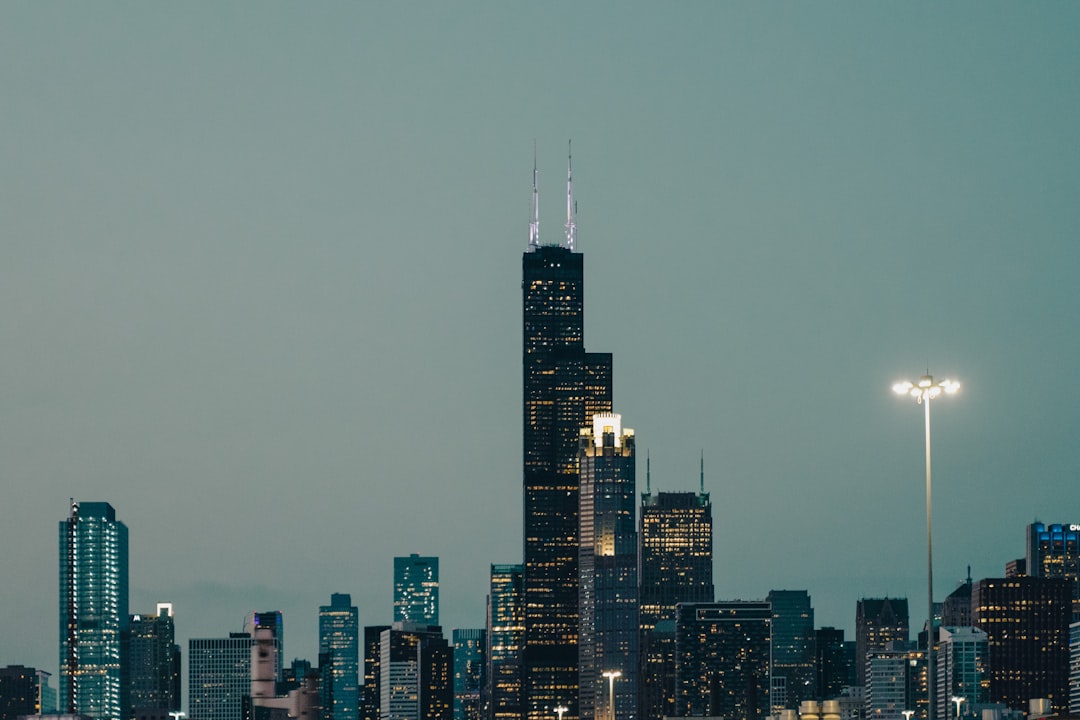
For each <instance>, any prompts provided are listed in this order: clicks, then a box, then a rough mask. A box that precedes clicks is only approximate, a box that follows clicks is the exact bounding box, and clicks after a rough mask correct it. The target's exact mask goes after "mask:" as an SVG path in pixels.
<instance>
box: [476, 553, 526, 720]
mask: <svg viewBox="0 0 1080 720" xmlns="http://www.w3.org/2000/svg"><path fill="white" fill-rule="evenodd" d="M522 572H523V569H522V566H521V565H492V566H491V591H490V593H489V594H488V598H487V640H488V643H487V646H488V647H487V672H486V673H485V678H484V687H485V690H484V706H485V708H486V712H485V716H486V718H488V720H520V718H521V717H522V705H521V692H522V677H521V652H522V645H523V642H524V638H525V606H524V597H523V594H522V593H523V588H522Z"/></svg>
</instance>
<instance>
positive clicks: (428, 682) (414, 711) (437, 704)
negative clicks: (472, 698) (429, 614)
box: [379, 623, 454, 720]
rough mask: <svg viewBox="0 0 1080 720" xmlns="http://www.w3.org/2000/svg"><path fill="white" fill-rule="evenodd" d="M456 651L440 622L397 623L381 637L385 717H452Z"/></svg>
mask: <svg viewBox="0 0 1080 720" xmlns="http://www.w3.org/2000/svg"><path fill="white" fill-rule="evenodd" d="M452 653H453V651H452V650H451V648H450V644H449V643H448V642H446V639H445V638H443V635H442V628H440V627H438V626H436V625H418V624H414V623H394V625H393V626H392V627H391V628H390V629H389V630H384V631H383V632H382V635H381V636H380V639H379V654H380V658H379V671H380V675H381V677H380V680H379V694H380V698H379V717H380V718H381V720H451V719H452V717H453V712H454V681H453V673H452V667H451V666H452V660H451V656H452Z"/></svg>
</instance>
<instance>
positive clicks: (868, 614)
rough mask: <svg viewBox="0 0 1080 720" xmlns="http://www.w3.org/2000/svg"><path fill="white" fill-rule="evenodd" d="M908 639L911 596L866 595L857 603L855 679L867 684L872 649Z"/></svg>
mask: <svg viewBox="0 0 1080 720" xmlns="http://www.w3.org/2000/svg"><path fill="white" fill-rule="evenodd" d="M894 642H898V643H902V644H905V645H906V644H907V642H908V602H907V598H863V599H861V600H859V601H858V603H857V604H856V605H855V681H856V683H857V684H859V685H863V686H865V685H866V663H867V658H868V657H869V655H870V653H871V652H874V651H877V650H886V649H888V648H889V643H894Z"/></svg>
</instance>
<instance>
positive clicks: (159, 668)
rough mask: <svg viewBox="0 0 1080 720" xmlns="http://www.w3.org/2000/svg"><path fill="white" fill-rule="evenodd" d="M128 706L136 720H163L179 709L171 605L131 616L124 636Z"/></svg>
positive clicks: (177, 653) (177, 657) (177, 660)
mask: <svg viewBox="0 0 1080 720" xmlns="http://www.w3.org/2000/svg"><path fill="white" fill-rule="evenodd" d="M127 636H128V639H127V648H128V650H127V653H128V668H129V676H130V684H129V692H130V693H131V695H130V700H129V705H128V706H129V707H130V708H131V714H132V717H134V718H136V719H137V720H167V718H168V714H169V712H176V711H178V710H180V646H179V645H177V644H176V628H175V625H174V622H173V607H172V604H171V603H158V604H157V609H156V611H155V613H154V614H153V615H132V616H131V620H130V622H129V624H128V633H127Z"/></svg>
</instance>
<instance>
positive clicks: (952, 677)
mask: <svg viewBox="0 0 1080 720" xmlns="http://www.w3.org/2000/svg"><path fill="white" fill-rule="evenodd" d="M934 657H935V661H936V664H937V670H936V672H937V675H936V676H935V682H934V687H935V688H936V693H935V694H936V695H937V702H936V708H937V709H936V711H935V712H936V716H937V717H939V718H948V717H950V716H951V715H953V714H955V713H953V712H952V710H953V707H952V703H951V700H952V698H954V697H958V698H963V699H964V702H965V703H968V707H973V706H976V705H985V704H987V703H989V702H990V679H989V677H988V675H987V672H986V670H987V664H988V661H989V639H988V638H987V636H986V633H985V632H983V631H982V630H980V629H979V628H977V627H954V626H949V625H946V626H942V627H941V628H940V630H939V632H938V651H937V654H936V655H935V656H934Z"/></svg>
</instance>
